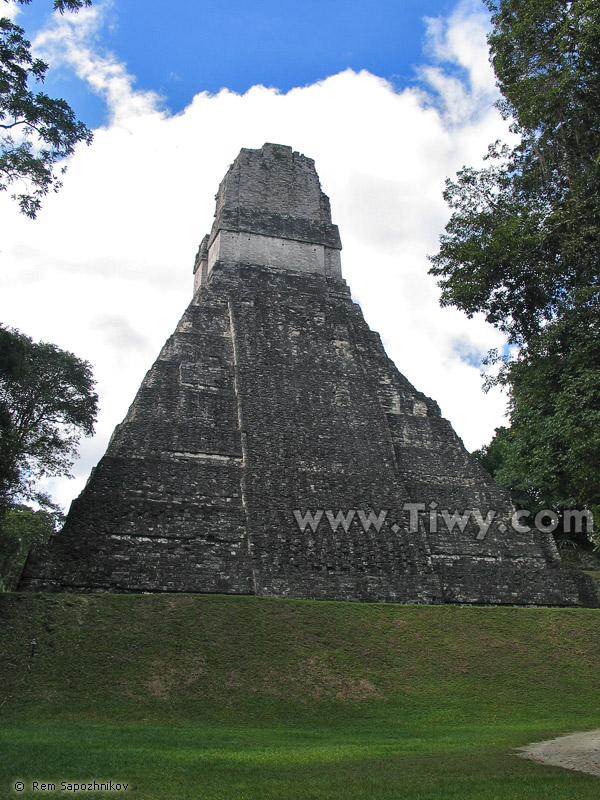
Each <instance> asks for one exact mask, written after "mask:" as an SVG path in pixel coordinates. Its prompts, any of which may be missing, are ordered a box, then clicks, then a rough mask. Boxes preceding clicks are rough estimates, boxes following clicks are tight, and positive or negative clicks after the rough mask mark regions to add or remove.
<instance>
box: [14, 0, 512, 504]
mask: <svg viewBox="0 0 600 800" xmlns="http://www.w3.org/2000/svg"><path fill="white" fill-rule="evenodd" d="M469 8H470V7H468V6H464V5H462V6H460V7H459V9H458V11H457V12H456V13H455V14H453V15H452V16H451V17H450V18H449V19H448V20H446V21H439V22H432V21H429V22H428V47H429V52H430V54H431V56H430V57H431V58H432V59H434V63H432V64H430V65H429V66H426V67H424V68H423V69H422V70H421V77H422V80H423V81H427V82H428V86H429V89H428V91H429V95H427V93H426V91H425V88H423V87H422V88H419V89H416V88H414V87H413V88H411V89H405V90H403V91H400V92H398V91H396V90H394V88H393V87H392V86H391V85H390V84H389V83H387V82H386V81H384V80H383V79H381V78H378V77H375V76H373V75H371V74H369V73H367V72H360V73H355V72H352V71H350V70H347V71H345V72H342V73H340V74H338V75H334V76H332V77H330V78H327V79H326V80H324V81H321V82H319V83H316V84H314V85H311V86H306V87H303V88H296V89H293V90H291V91H290V92H288V93H286V94H281V93H279V92H277V91H276V90H273V89H266V88H264V87H260V86H258V87H254V88H252V89H250V90H249V91H248V92H247V93H246V94H244V95H237V94H235V93H233V92H229V91H227V90H223V91H221V92H220V93H219V94H218V95H215V96H213V95H209V94H207V93H202V92H200V93H199V94H197V95H196V96H195V97H194V99H193V101H192V102H191V104H190V105H189V106H188V107H187V108H186V109H185V110H184V111H183V112H181V113H180V114H177V115H169V114H168V113H167V112H166V111H165V110H164V109H163V106H162V101H161V99H160V97H159V96H158V95H156V94H154V93H151V92H141V91H137V90H136V89H135V81H134V78H133V77H132V76H131V75H130V74H129V73H128V71H127V68H126V66H125V65H124V64H122V63H120V62H119V61H118V59H117V58H116V57H114V56H112V55H110V54H107V53H102V52H100V51H99V44H98V31H99V30H100V26H101V25H102V24H103V19H104V18H105V17H106V13H107V12H106V6H104V5H102V4H94V6H93V7H92V8H91V9H88V10H85V11H82V12H80V13H79V14H78V15H65V16H64V17H58V16H56V15H53V17H54V18H53V19H52V21H51V23H50V27H49V29H48V30H47V31H45V32H44V33H43V34H41V35H40V36H38V37H37V39H36V42H35V45H36V48H38V50H39V51H40V52H42V51H43V52H44V53H45V54H46V55H47V56H48V58H51V60H52V62H53V63H56V62H57V61H58V60H60V62H61V63H62V64H63V65H64V66H65V67H70V68H72V69H74V70H75V71H76V72H77V74H79V75H80V76H81V77H82V78H84V79H85V80H86V81H88V83H89V85H90V87H91V88H92V89H93V90H94V91H96V92H98V93H99V94H100V95H101V96H102V97H104V98H105V100H106V104H107V108H108V112H109V119H110V122H109V123H108V124H107V125H106V126H104V127H102V128H100V129H98V130H97V131H96V132H95V139H94V143H93V145H92V146H91V147H89V148H88V147H85V146H81V147H80V148H78V150H77V152H76V154H75V155H74V157H73V158H72V159H71V160H70V165H69V170H68V172H67V173H66V176H65V180H64V187H63V189H62V190H61V191H60V193H59V194H57V195H52V196H51V197H48V198H47V200H46V202H45V204H44V208H43V210H42V212H41V214H40V216H39V218H38V220H37V221H35V222H33V223H32V222H30V221H29V220H27V219H25V218H24V217H22V216H20V215H19V214H18V213H17V210H16V208H15V207H14V205H13V204H11V202H10V200H9V199H8V198H7V197H6V196H2V197H0V211H1V213H2V215H3V219H4V221H5V232H4V233H3V237H2V244H1V246H0V265H1V266H0V293H1V294H0V319H2V321H3V322H4V323H6V324H9V325H14V326H16V327H19V328H20V329H21V330H23V331H24V332H26V333H28V334H29V335H31V336H33V337H34V338H38V339H41V338H43V339H46V340H49V341H53V342H55V343H56V344H58V345H59V346H61V347H64V348H67V349H69V350H72V351H74V352H75V353H77V354H78V355H79V356H80V357H82V358H85V359H87V360H89V361H90V362H91V363H92V365H93V367H94V372H95V375H96V377H97V380H98V391H99V395H100V405H101V414H100V419H99V424H98V433H97V435H96V437H95V438H94V439H93V440H91V441H86V442H84V444H83V446H82V448H81V453H82V457H81V459H80V460H79V462H78V463H77V465H76V477H77V480H75V481H73V482H71V483H68V482H65V481H56V482H54V483H53V489H54V491H55V496H56V497H57V498H58V499H59V500H60V501H61V502H63V503H68V501H69V500H70V499H71V497H72V496H74V495H75V494H77V493H78V492H79V491H80V489H81V488H82V486H83V483H84V481H85V479H86V478H87V475H88V474H89V470H90V468H91V466H93V464H94V463H95V462H96V461H97V460H98V458H99V457H100V456H101V455H102V454H103V452H104V449H105V447H106V443H107V441H108V438H109V436H110V434H111V433H112V430H113V428H114V426H115V425H116V424H117V423H118V422H120V421H121V419H122V418H123V416H124V415H125V412H126V410H127V408H128V406H129V405H130V403H131V401H132V400H133V397H134V395H135V392H136V390H137V388H138V386H139V383H140V381H141V379H142V378H143V376H144V374H145V372H146V370H147V369H148V368H149V367H150V366H151V363H152V360H153V358H154V357H155V355H156V354H157V353H158V350H159V349H160V347H161V345H162V344H163V343H164V341H165V339H166V338H167V336H168V335H170V333H171V332H172V330H173V328H174V327H175V324H176V323H177V320H178V318H179V317H180V316H181V314H182V313H183V311H184V309H185V307H186V305H187V303H188V302H189V300H190V299H191V290H192V273H191V270H192V264H193V259H194V256H195V253H196V250H197V247H198V243H199V242H200V240H201V238H202V236H203V235H204V234H205V233H206V232H208V230H209V229H210V225H211V222H212V217H213V212H214V194H215V192H216V190H217V187H218V184H219V182H220V180H221V178H222V177H223V175H224V173H225V171H226V169H227V167H228V165H229V164H230V163H231V162H232V161H233V159H234V158H235V157H236V155H237V153H238V152H239V150H240V148H241V147H261V146H262V144H263V143H264V142H266V141H271V142H278V143H281V144H289V145H292V146H293V147H294V149H295V150H299V151H300V152H303V153H305V154H306V155H308V156H310V157H312V158H314V159H315V162H316V166H317V171H318V172H319V175H320V177H321V182H322V184H323V188H324V190H325V192H326V193H327V194H328V195H329V196H330V198H331V204H332V212H333V218H334V222H336V223H337V224H338V225H339V226H340V231H341V235H342V242H343V244H344V250H343V252H342V265H343V271H344V275H345V277H346V279H347V281H348V283H349V285H350V287H351V289H352V292H353V296H354V297H355V299H356V300H357V301H358V302H360V304H361V306H362V308H363V311H364V313H365V316H366V318H367V321H368V322H369V324H370V326H371V327H372V328H373V329H374V330H377V331H379V332H380V333H381V336H382V339H383V341H384V344H385V345H386V348H387V352H388V354H389V355H390V357H391V358H393V359H394V361H395V362H396V364H397V365H398V367H399V368H400V370H401V371H402V372H403V373H404V374H405V375H406V376H407V377H408V379H409V380H411V381H412V382H413V383H414V384H415V386H416V387H417V388H418V389H419V390H421V391H424V392H426V393H427V394H429V395H430V396H432V397H433V398H435V399H436V400H437V401H438V402H439V404H440V406H441V408H442V412H443V414H444V415H445V416H446V417H448V418H449V419H450V420H451V421H452V423H453V425H454V427H455V429H456V430H457V432H458V433H459V435H460V436H462V437H463V439H464V440H465V443H466V445H467V446H468V447H469V448H474V447H477V446H479V445H481V444H483V443H484V442H486V441H488V440H489V439H490V438H491V435H492V433H493V429H494V427H495V426H497V425H499V424H501V422H502V414H503V411H504V401H503V399H502V397H501V396H499V395H498V394H493V393H492V394H489V395H484V394H483V393H482V391H481V379H480V377H479V369H478V368H477V367H476V366H473V363H472V362H473V354H474V353H482V352H485V351H486V350H487V349H488V348H489V347H492V346H498V345H500V344H501V341H502V340H501V337H500V336H499V335H498V334H497V332H495V331H494V330H493V329H491V328H490V327H489V326H487V325H485V324H484V322H483V321H482V320H481V319H473V320H468V319H467V318H466V317H465V316H464V315H463V314H461V313H460V312H458V311H456V310H453V309H440V308H439V304H438V296H439V291H438V289H437V287H436V284H435V280H434V279H433V278H432V277H431V276H429V275H428V274H427V271H428V268H429V263H428V261H427V259H426V254H427V253H433V252H435V250H436V248H437V238H438V236H439V233H440V232H441V231H442V230H443V227H444V224H445V221H446V220H447V216H448V211H447V208H446V207H445V204H444V202H443V200H442V197H441V192H442V189H443V184H444V179H445V177H446V176H448V175H452V174H453V173H454V172H455V171H456V169H458V168H460V167H461V166H462V165H463V164H464V163H470V164H473V163H477V162H478V160H479V158H480V157H481V156H482V155H483V154H484V153H485V152H486V149H487V144H488V142H491V141H493V140H495V139H496V138H497V137H498V136H503V135H505V133H506V126H505V124H504V123H503V122H502V120H501V119H500V117H499V115H498V114H497V112H496V111H495V110H494V109H493V108H492V107H491V102H492V100H493V91H492V88H493V76H492V75H491V71H490V68H489V65H488V64H487V52H486V50H485V29H484V28H485V25H484V17H483V16H482V15H481V14H480V13H479V12H477V13H475V12H472V11H470V10H469ZM484 56H485V58H484ZM446 62H450V63H449V64H448V63H446ZM454 67H460V68H461V69H464V70H465V73H464V78H463V79H461V80H459V78H460V73H459V77H457V73H456V71H455V70H454ZM436 92H437V93H439V94H438V96H437V97H436V96H435V93H436Z"/></svg>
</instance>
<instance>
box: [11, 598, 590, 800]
mask: <svg viewBox="0 0 600 800" xmlns="http://www.w3.org/2000/svg"><path fill="white" fill-rule="evenodd" d="M34 640H35V645H32V642H33V641H34ZM0 657H1V662H0V703H1V706H0V797H2V798H5V797H6V798H15V797H34V796H35V797H42V796H43V797H65V796H71V797H72V796H73V795H72V794H67V792H64V791H56V792H48V791H44V792H41V791H37V792H34V791H32V790H31V785H32V781H33V780H36V781H38V782H40V783H41V782H48V783H51V782H53V783H55V784H56V786H57V789H60V782H61V781H66V782H70V783H73V782H80V783H83V782H91V781H94V780H96V781H97V782H107V781H110V780H112V781H113V782H119V783H127V784H128V785H129V788H128V790H127V792H126V793H125V792H120V793H112V794H111V793H110V792H106V791H100V792H93V791H92V792H90V791H85V792H84V791H80V792H78V793H76V794H75V797H82V796H85V797H108V796H111V797H118V796H128V797H131V798H139V800H186V799H187V798H190V800H191V799H192V798H193V799H194V800H196V799H204V798H207V799H208V798H211V800H242V798H245V799H247V800H276V799H279V798H281V800H284V798H285V800H295V799H296V798H298V800H300V799H301V798H302V800H308V799H309V798H331V800H334V799H335V800H338V799H340V800H343V799H344V798H353V799H354V798H373V799H374V800H377V799H378V798H386V800H387V799H388V798H389V799H390V800H391V799H392V798H393V799H394V800H399V799H402V800H403V799H404V798H407V799H413V798H414V799H415V800H416V799H417V798H419V800H426V799H427V798H430V799H431V800H434V799H435V800H438V799H442V798H443V799H444V800H453V799H454V798H457V800H458V799H459V798H460V800H471V799H472V800H496V799H497V800H512V799H513V798H514V800H527V799H528V798H531V800H534V799H535V800H554V799H555V798H556V799H558V798H560V800H573V798H590V800H591V798H594V800H597V798H598V796H599V794H600V792H599V790H600V782H599V780H598V779H597V778H593V777H591V776H586V775H583V774H577V773H571V772H567V771H565V770H560V769H555V768H551V767H544V766H542V765H539V764H535V763H533V762H530V761H526V760H524V759H521V758H517V757H515V756H514V755H513V753H514V750H515V748H517V747H519V746H521V745H523V744H526V743H528V742H531V741H540V740H543V739H545V738H549V737H552V736H556V735H559V734H561V733H568V732H571V731H575V730H585V729H590V728H594V727H600V680H599V679H598V665H599V664H600V611H598V610H593V609H590V610H587V609H545V608H474V607H453V606H442V607H426V606H394V605H380V604H358V603H356V604H355V603H349V604H346V603H321V602H303V601H293V600H271V599H265V598H251V597H223V596H210V595H87V596H81V595H79V596H72V595H44V596H41V595H25V594H14V595H4V596H0ZM17 780H21V781H23V782H24V784H25V791H24V792H22V793H16V792H15V791H14V788H13V787H14V783H15V781H17Z"/></svg>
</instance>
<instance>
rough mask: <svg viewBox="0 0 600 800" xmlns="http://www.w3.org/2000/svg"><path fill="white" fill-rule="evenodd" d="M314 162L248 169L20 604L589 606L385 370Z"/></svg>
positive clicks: (461, 451) (579, 579)
mask: <svg viewBox="0 0 600 800" xmlns="http://www.w3.org/2000/svg"><path fill="white" fill-rule="evenodd" d="M340 251H341V242H340V236H339V232H338V228H337V226H336V225H334V224H333V223H332V221H331V213H330V206H329V200H328V198H327V197H326V195H325V194H324V193H323V192H322V190H321V186H320V183H319V178H318V176H317V173H316V171H315V166H314V162H313V161H312V160H311V159H309V158H306V157H305V156H303V155H300V154H299V153H297V152H293V151H292V149H291V148H290V147H284V146H281V145H275V144H265V145H264V146H263V147H262V148H261V149H260V150H248V149H244V150H242V151H241V152H240V154H239V155H238V157H237V158H236V160H235V161H234V163H233V164H232V165H231V167H230V168H229V170H228V172H227V174H226V175H225V178H224V179H223V181H222V183H221V185H220V187H219V192H218V194H217V204H216V213H215V220H214V224H213V226H212V230H211V232H210V234H209V235H208V236H205V237H204V239H203V240H202V243H201V245H200V249H199V251H198V254H197V257H196V260H195V264H194V278H195V290H194V296H193V299H192V302H191V303H190V305H189V307H188V308H187V309H186V311H185V313H184V314H183V317H182V318H181V321H180V323H179V324H178V326H177V328H176V330H175V332H174V333H173V335H172V336H171V337H170V338H169V339H168V341H167V342H166V344H165V345H164V347H163V349H162V351H161V352H160V355H159V356H158V358H157V360H156V362H155V363H154V365H153V366H152V367H151V369H150V371H149V372H148V373H147V375H146V377H145V378H144V380H143V382H142V385H141V387H140V389H139V391H138V393H137V396H136V397H135V399H134V401H133V404H132V405H131V408H130V409H129V412H128V413H127V416H126V417H125V419H124V420H123V422H122V423H121V424H120V425H118V426H117V428H116V430H115V432H114V434H113V436H112V438H111V440H110V443H109V445H108V449H107V452H106V454H105V456H104V457H103V458H102V459H101V461H100V462H99V464H98V465H97V467H96V468H95V469H94V470H93V471H92V474H91V475H90V478H89V480H88V483H87V485H86V487H85V489H84V490H83V492H82V493H81V495H80V496H79V497H78V498H77V499H76V500H74V501H73V503H72V506H71V509H70V512H69V515H68V518H67V520H66V523H65V525H64V528H63V530H62V531H61V532H60V533H59V534H57V535H56V536H55V537H54V538H53V540H52V541H51V542H50V543H49V545H48V546H46V547H45V548H43V549H40V550H38V551H36V552H35V553H32V554H31V555H30V557H29V559H28V562H27V565H26V568H25V572H24V575H23V578H22V580H21V584H20V587H19V588H20V589H21V590H43V591H49V590H51V591H77V592H80V591H104V592H106V591H113V592H220V593H234V594H256V595H268V596H274V597H294V598H314V599H323V600H325V599H335V600H355V601H385V602H401V603H405V602H407V603H492V604H543V605H595V604H596V603H597V601H596V596H595V592H594V590H593V588H592V586H591V582H589V581H588V579H587V578H586V577H585V576H584V575H583V574H582V573H578V572H575V571H571V570H569V569H567V568H566V567H565V566H564V565H563V564H562V562H561V560H560V556H559V553H558V551H557V549H556V546H555V544H554V540H553V538H552V536H551V534H548V533H542V532H539V531H537V530H529V529H527V528H526V527H525V526H523V525H522V524H518V525H515V524H513V517H512V515H513V512H514V510H515V509H514V508H513V505H512V503H511V499H510V497H509V496H508V495H507V493H506V492H505V491H503V490H502V489H500V488H499V487H498V486H497V485H496V484H495V483H494V481H493V480H492V479H491V477H490V476H489V475H488V474H487V473H486V472H485V470H484V469H483V468H482V467H481V466H480V464H479V463H478V462H477V461H476V460H475V459H474V458H472V457H471V456H470V455H469V453H468V452H467V451H466V450H465V448H464V446H463V444H462V442H461V440H460V439H459V438H458V436H457V435H456V434H455V433H454V431H453V430H452V427H451V425H450V423H449V422H448V421H446V420H445V419H443V417H442V416H441V414H440V410H439V408H438V406H437V404H436V403H435V402H434V401H433V400H431V399H429V398H428V397H426V396H425V395H423V394H421V393H420V392H418V391H417V390H416V389H415V388H414V387H413V386H412V385H411V384H410V383H409V382H408V381H407V380H406V378H404V377H403V376H402V375H401V374H400V372H399V371H398V369H397V368H396V366H395V365H394V364H393V363H392V361H390V359H389V358H388V357H387V355H386V353H385V351H384V348H383V345H382V343H381V340H380V338H379V336H378V334H376V333H374V332H373V331H371V330H370V329H369V327H368V326H367V324H366V322H365V320H364V318H363V315H362V312H361V310H360V308H359V307H358V305H356V304H355V303H354V302H353V301H352V299H351V296H350V291H349V289H348V286H347V285H346V283H345V281H344V280H343V278H342V273H341V265H340Z"/></svg>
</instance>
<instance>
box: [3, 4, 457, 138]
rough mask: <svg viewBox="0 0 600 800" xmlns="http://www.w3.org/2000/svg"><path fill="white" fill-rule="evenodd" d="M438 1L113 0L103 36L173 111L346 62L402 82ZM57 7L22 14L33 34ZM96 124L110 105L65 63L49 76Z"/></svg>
mask: <svg viewBox="0 0 600 800" xmlns="http://www.w3.org/2000/svg"><path fill="white" fill-rule="evenodd" d="M452 5H453V4H452V3H449V2H441V1H440V0H395V1H394V0H370V2H368V3H367V2H365V0H304V1H303V2H301V3H300V2H281V1H280V2H274V1H264V0H263V2H260V0H256V2H247V1H246V0H224V1H223V2H189V0H187V2H186V0H151V1H150V2H149V1H148V0H114V2H112V3H111V4H110V12H109V13H107V19H106V24H105V26H104V28H103V30H102V31H101V33H100V35H99V37H98V39H99V44H100V47H101V48H105V49H106V50H109V51H111V52H113V53H115V54H116V55H117V56H118V58H119V59H120V60H122V61H124V62H125V63H127V66H128V69H129V70H130V71H131V73H132V74H133V75H135V76H136V87H137V88H139V89H142V90H153V91H155V92H157V93H159V94H160V95H161V96H163V97H164V99H165V104H166V106H167V107H168V108H169V109H170V110H171V111H172V112H178V111H181V110H182V109H183V108H184V107H185V106H186V105H188V103H190V102H191V100H192V98H193V96H194V95H195V94H196V93H197V92H199V91H208V92H211V93H216V92H218V91H219V90H220V89H223V88H228V89H230V90H232V91H235V92H239V93H244V92H246V91H247V90H248V89H249V88H250V87H251V86H254V85H256V84H261V85H264V86H267V87H274V88H277V89H279V90H280V91H282V92H286V91H288V90H289V89H291V88H293V87H296V86H304V85H307V84H311V83H314V82H316V81H319V80H323V79H324V78H327V77H329V76H330V75H335V74H336V73H338V72H341V71H343V70H344V69H347V68H350V69H353V70H355V71H360V70H362V69H365V70H368V71H369V72H371V73H373V74H374V75H378V76H380V77H382V78H385V79H386V80H389V81H391V82H392V83H393V84H394V85H396V86H398V87H402V86H406V85H411V84H413V83H414V82H415V80H416V76H415V66H416V65H417V64H418V63H419V62H420V60H421V57H422V45H423V40H424V35H425V25H424V22H423V19H424V18H425V17H436V16H439V15H442V14H445V13H447V12H448V11H449V9H450V8H451V7H452ZM49 14H51V2H50V0H33V2H32V4H31V5H30V6H27V7H25V8H24V10H23V11H22V13H21V14H20V16H19V23H20V24H21V25H23V27H25V28H26V30H27V33H28V35H30V36H32V37H33V36H34V34H35V32H36V31H37V30H39V28H41V27H42V26H43V25H44V24H45V23H46V21H47V18H48V16H49ZM47 86H48V89H49V90H52V92H57V93H59V94H61V95H62V96H65V97H66V98H67V99H68V100H69V102H70V103H71V104H72V106H73V107H74V108H75V109H76V111H77V112H78V114H79V115H80V117H81V118H83V119H85V121H86V122H87V123H88V124H89V125H90V126H95V125H99V124H101V123H102V122H103V121H104V117H105V112H106V109H105V107H104V105H103V104H102V102H101V101H100V100H99V99H98V98H96V97H94V95H93V94H91V93H90V92H89V90H87V89H86V87H85V86H84V85H82V84H81V82H80V81H77V80H76V79H75V78H74V77H73V76H72V75H69V74H68V73H66V72H65V71H64V70H60V71H59V70H54V71H52V72H51V73H50V74H49V76H48V80H47Z"/></svg>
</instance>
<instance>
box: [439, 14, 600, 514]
mask: <svg viewBox="0 0 600 800" xmlns="http://www.w3.org/2000/svg"><path fill="white" fill-rule="evenodd" d="M486 5H487V6H488V8H489V10H490V11H491V12H492V17H491V21H492V31H491V33H490V36H489V39H488V41H489V44H490V53H491V61H492V64H493V66H494V70H495V73H496V77H497V84H498V87H499V89H500V92H501V94H502V99H501V100H500V101H499V103H498V106H499V108H500V110H501V112H502V114H503V116H504V117H505V118H506V119H509V118H510V119H512V130H513V132H514V133H516V134H518V137H519V141H518V144H517V145H516V146H515V147H513V148H512V149H511V148H508V147H507V146H502V145H501V144H500V143H499V142H496V143H494V144H493V145H491V146H490V148H489V150H488V154H487V164H486V165H485V166H484V168H482V169H479V170H476V169H473V168H471V167H463V169H462V170H460V171H459V173H458V175H457V178H456V180H454V181H452V180H448V181H447V182H446V191H445V193H444V197H445V199H446V201H447V202H448V203H449V205H450V207H451V208H452V210H453V213H452V216H451V218H450V221H449V223H448V225H447V226H446V232H445V233H444V234H443V235H442V236H441V238H440V249H439V252H438V253H437V254H436V255H435V256H433V257H432V258H431V261H432V265H433V266H432V268H431V270H430V272H431V274H433V275H436V276H437V277H439V278H440V281H439V285H440V287H441V289H442V296H441V302H442V305H454V306H457V307H458V308H461V309H462V310H464V311H465V312H466V313H467V314H468V315H469V316H472V315H473V314H475V313H477V312H481V313H483V314H484V315H485V316H486V319H487V320H488V321H489V322H491V323H492V324H493V325H495V326H497V327H498V328H499V329H500V330H502V331H503V332H504V333H506V335H507V339H508V344H509V345H512V346H513V347H512V348H511V352H510V353H505V354H503V355H498V353H495V352H492V353H490V354H489V356H488V359H487V362H488V364H491V363H495V364H497V365H498V367H499V371H498V373H497V375H496V376H495V377H494V378H492V379H488V385H491V384H493V383H497V384H500V385H503V386H504V387H505V388H506V389H507V390H508V395H509V414H510V422H511V426H510V429H508V430H505V429H501V430H500V431H499V432H498V433H497V436H496V439H495V440H494V443H493V444H494V448H493V452H495V456H496V457H497V456H498V454H499V453H501V454H502V459H503V463H502V467H501V468H500V469H499V470H498V472H497V473H496V475H497V478H498V480H499V482H500V483H503V485H505V486H507V487H509V488H512V489H513V491H515V492H516V493H518V494H521V496H522V493H523V492H525V493H526V494H527V495H528V496H529V497H530V499H531V502H534V501H535V502H538V501H539V502H541V503H542V504H543V505H545V507H546V508H557V509H560V508H565V507H567V506H568V505H571V504H573V503H578V504H580V505H583V506H585V507H588V508H593V507H598V505H599V504H600V496H599V494H598V487H599V486H600V459H599V456H598V453H599V452H600V450H599V447H598V446H599V445H600V363H599V358H600V286H599V276H600V107H599V106H598V97H599V96H600V5H599V4H598V3H597V2H596V0H572V2H567V0H535V1H534V0H486ZM485 455H489V449H488V452H487V453H486V454H485Z"/></svg>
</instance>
